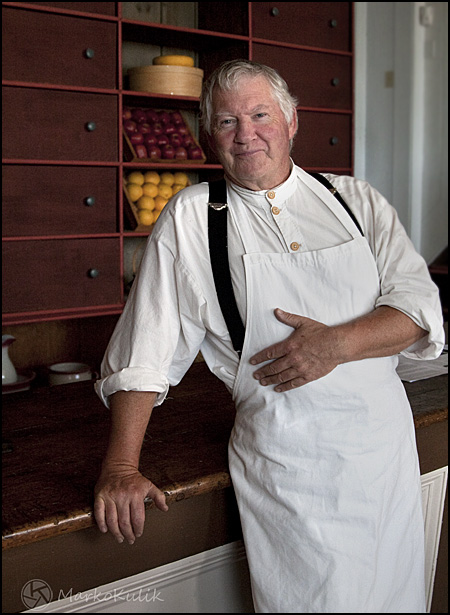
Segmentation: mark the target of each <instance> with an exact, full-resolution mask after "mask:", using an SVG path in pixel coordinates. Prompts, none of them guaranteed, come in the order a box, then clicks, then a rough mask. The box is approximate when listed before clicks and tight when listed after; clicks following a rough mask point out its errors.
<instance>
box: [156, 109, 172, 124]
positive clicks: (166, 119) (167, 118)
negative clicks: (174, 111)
mask: <svg viewBox="0 0 450 615" xmlns="http://www.w3.org/2000/svg"><path fill="white" fill-rule="evenodd" d="M158 116H159V121H160V122H162V123H163V124H169V122H170V115H169V114H168V113H167V111H160V112H159V113H158Z"/></svg>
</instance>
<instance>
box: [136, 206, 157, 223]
mask: <svg viewBox="0 0 450 615" xmlns="http://www.w3.org/2000/svg"><path fill="white" fill-rule="evenodd" d="M138 218H139V223H140V224H143V225H144V226H150V225H151V224H153V223H154V221H155V216H154V215H153V212H152V211H150V210H149V209H140V210H139V211H138Z"/></svg>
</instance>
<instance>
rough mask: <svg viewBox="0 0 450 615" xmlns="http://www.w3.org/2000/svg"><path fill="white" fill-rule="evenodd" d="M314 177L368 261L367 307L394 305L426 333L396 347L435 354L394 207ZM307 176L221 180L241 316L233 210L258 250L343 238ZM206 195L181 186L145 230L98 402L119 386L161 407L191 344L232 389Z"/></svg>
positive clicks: (423, 287)
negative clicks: (351, 226)
mask: <svg viewBox="0 0 450 615" xmlns="http://www.w3.org/2000/svg"><path fill="white" fill-rule="evenodd" d="M324 175H325V177H327V178H328V179H329V180H330V181H331V182H332V184H333V185H334V186H335V188H337V190H338V191H339V193H340V194H341V195H342V197H343V198H344V200H345V201H346V203H347V204H348V206H349V207H350V209H351V210H352V211H353V213H354V214H355V216H356V218H357V220H358V222H359V223H360V225H361V227H362V230H363V233H364V236H365V237H366V239H367V241H368V243H369V246H370V249H371V251H372V254H373V256H374V258H375V261H376V264H377V268H378V272H379V278H380V296H379V299H378V300H377V302H376V305H374V308H376V307H379V306H381V305H387V306H391V307H393V308H396V309H398V310H400V311H402V312H404V313H405V314H407V315H408V316H409V317H410V318H411V319H412V320H413V321H414V322H415V323H416V324H417V325H419V326H420V327H422V328H423V329H425V330H426V331H428V336H427V337H424V338H422V339H421V340H420V341H419V342H417V343H416V344H414V345H413V346H411V347H410V348H408V349H406V350H405V351H403V354H405V355H406V356H409V357H412V358H422V359H433V358H435V357H437V356H439V354H440V353H441V351H442V347H443V343H444V332H443V326H442V310H441V305H440V301H439V292H438V289H437V287H436V285H435V284H434V283H433V282H432V280H431V278H430V275H429V273H428V268H427V265H426V263H425V261H424V259H423V258H422V257H421V256H420V255H419V254H418V253H417V252H416V251H415V249H414V247H413V245H412V242H411V241H410V239H409V238H408V236H407V234H406V231H405V229H404V228H403V226H402V225H401V223H400V221H399V219H398V217H397V214H396V211H395V209H394V208H393V207H392V206H391V205H390V204H389V203H388V202H387V201H386V199H384V197H383V196H381V195H380V194H379V193H378V192H377V191H376V190H375V189H374V188H372V187H371V186H370V185H369V184H368V183H367V182H365V181H361V180H357V179H355V178H353V177H348V176H337V175H331V174H324ZM306 179H308V180H307V181H305V180H306ZM310 183H311V182H310V178H309V176H307V174H306V173H305V171H303V170H302V169H300V168H299V167H297V166H293V167H292V171H291V174H290V176H289V178H288V179H287V180H286V181H285V182H284V183H283V184H282V185H280V186H278V187H276V188H273V189H272V190H265V191H259V192H253V191H251V190H246V189H244V188H240V187H239V186H236V185H234V184H230V183H229V184H228V206H229V210H230V214H231V215H229V216H228V246H229V260H230V269H231V277H232V282H233V288H234V291H235V296H236V301H237V304H238V308H239V311H240V313H241V316H242V318H243V320H244V322H245V316H246V309H247V306H246V284H245V271H244V265H243V262H242V255H243V253H244V246H243V244H242V241H241V238H240V234H239V229H238V228H237V226H236V223H235V221H234V217H233V215H232V211H233V208H235V207H245V208H246V211H247V214H248V215H249V217H250V221H251V225H252V228H253V231H254V233H255V237H256V239H257V242H258V247H259V250H260V252H266V253H279V252H292V251H296V252H299V251H304V252H308V251H315V250H324V249H327V248H329V247H333V246H336V245H340V244H342V243H344V242H347V241H350V240H351V235H350V234H349V232H348V230H347V229H346V228H345V227H344V226H343V225H342V223H341V222H340V221H339V219H338V218H337V216H335V215H334V213H333V211H332V208H331V209H330V208H329V207H328V205H327V203H330V202H332V204H333V206H335V197H334V196H332V195H331V193H330V192H329V191H328V190H327V189H326V188H325V187H324V186H322V185H318V186H317V188H316V187H315V189H314V190H312V189H311V188H310V186H308V185H307V184H310ZM207 201H208V184H207V183H201V184H197V185H194V186H190V187H188V188H185V189H184V190H182V191H181V192H179V193H178V194H177V195H176V196H175V197H174V198H173V199H171V201H170V202H169V203H168V205H166V207H165V208H164V210H163V212H162V213H161V215H160V217H159V219H158V222H157V224H156V226H155V228H154V230H153V232H152V234H151V236H150V237H149V240H148V243H147V247H146V250H145V253H144V256H143V259H142V262H141V266H140V269H139V273H138V275H137V277H136V280H135V282H134V284H133V287H132V290H131V293H130V295H129V297H128V300H127V303H126V305H125V308H124V311H123V313H122V315H121V317H120V319H119V322H118V324H117V326H116V329H115V331H114V333H113V335H112V337H111V340H110V343H109V345H108V348H107V350H106V353H105V357H104V360H103V363H102V369H101V379H100V380H99V381H98V382H97V383H96V390H97V393H98V395H99V396H100V398H101V399H102V400H103V402H104V403H105V404H106V405H108V397H109V396H110V395H112V394H113V393H115V392H116V391H120V390H125V391H129V390H133V391H155V392H157V393H158V396H157V401H156V403H157V405H158V404H161V403H162V402H163V401H164V398H165V396H166V395H167V391H168V389H169V386H173V385H176V384H178V383H179V382H180V380H181V379H182V377H183V376H184V374H185V373H186V371H187V370H188V369H189V367H190V365H191V364H192V362H193V361H194V359H195V357H196V356H197V353H198V351H199V350H200V349H201V351H202V354H203V357H204V359H205V361H206V362H207V364H208V367H209V368H210V370H211V371H212V372H213V373H215V374H216V375H217V376H218V377H219V378H220V379H221V380H223V382H224V383H225V385H226V386H227V387H228V389H229V390H230V391H232V389H233V383H234V379H235V375H236V372H237V368H238V357H237V354H236V353H235V352H234V350H233V347H232V344H231V340H230V337H229V334H228V331H227V328H226V325H225V321H224V319H223V316H222V313H221V311H220V307H219V304H218V300H217V296H216V291H215V286H214V281H213V276H212V270H211V261H210V258H209V250H208V213H207V212H208V206H207ZM339 207H341V206H340V205H339ZM346 215H348V214H346ZM261 284H264V280H261ZM299 292H301V291H300V290H299ZM274 301H275V304H274V307H277V305H276V298H274ZM303 315H304V316H308V314H303Z"/></svg>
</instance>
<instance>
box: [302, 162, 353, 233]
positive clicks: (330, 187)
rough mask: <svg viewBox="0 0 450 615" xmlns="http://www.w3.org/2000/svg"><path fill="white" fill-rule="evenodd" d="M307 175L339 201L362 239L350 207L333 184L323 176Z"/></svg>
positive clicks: (317, 174)
mask: <svg viewBox="0 0 450 615" xmlns="http://www.w3.org/2000/svg"><path fill="white" fill-rule="evenodd" d="M309 175H311V177H314V179H317V181H318V182H320V183H321V184H322V186H325V188H328V190H329V191H330V192H331V194H332V195H333V196H335V197H336V198H337V200H338V201H339V203H340V204H341V205H342V207H343V208H344V209H345V211H346V212H347V213H348V215H349V216H350V218H351V219H352V220H353V222H354V223H355V224H356V227H357V229H358V231H359V232H360V233H361V235H362V236H363V237H364V233H363V232H362V228H361V226H360V224H359V222H358V220H357V219H356V217H355V214H354V213H353V212H352V210H351V209H350V207H349V206H348V205H347V203H346V202H345V201H344V199H343V198H342V197H341V195H340V194H339V192H338V191H337V190H336V188H335V187H334V186H333V184H332V183H331V182H330V181H328V179H326V177H324V176H323V175H321V174H320V173H309Z"/></svg>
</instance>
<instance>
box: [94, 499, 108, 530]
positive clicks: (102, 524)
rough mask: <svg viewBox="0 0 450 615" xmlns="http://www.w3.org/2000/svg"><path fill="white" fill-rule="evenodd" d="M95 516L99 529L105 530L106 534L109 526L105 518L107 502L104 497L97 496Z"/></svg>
mask: <svg viewBox="0 0 450 615" xmlns="http://www.w3.org/2000/svg"><path fill="white" fill-rule="evenodd" d="M94 517H95V521H96V523H97V525H98V528H99V530H100V531H101V532H103V533H104V534H106V532H107V531H108V526H107V525H106V519H105V502H104V501H103V498H101V497H100V496H97V497H96V498H95V502H94Z"/></svg>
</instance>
